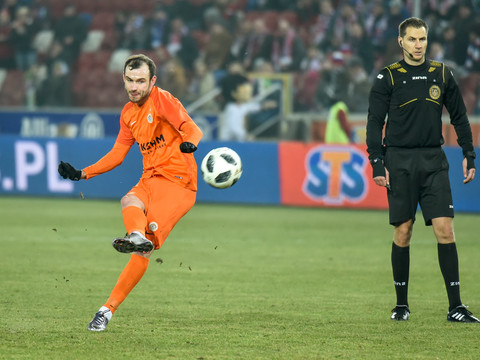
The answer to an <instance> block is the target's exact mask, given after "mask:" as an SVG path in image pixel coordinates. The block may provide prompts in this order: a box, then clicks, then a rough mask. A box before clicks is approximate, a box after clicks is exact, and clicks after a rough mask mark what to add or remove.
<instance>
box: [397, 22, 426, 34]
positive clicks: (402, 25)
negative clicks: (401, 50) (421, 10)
mask: <svg viewBox="0 0 480 360" xmlns="http://www.w3.org/2000/svg"><path fill="white" fill-rule="evenodd" d="M409 27H414V28H415V29H420V28H422V27H424V28H425V30H426V31H427V34H428V25H427V23H426V22H425V21H423V20H422V19H420V18H417V17H410V18H408V19H405V20H403V21H402V22H401V23H400V25H398V36H400V37H402V38H403V37H404V36H405V34H406V33H407V28H409Z"/></svg>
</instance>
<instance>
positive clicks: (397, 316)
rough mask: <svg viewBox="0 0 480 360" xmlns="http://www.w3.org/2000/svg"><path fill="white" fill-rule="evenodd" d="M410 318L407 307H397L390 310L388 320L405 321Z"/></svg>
mask: <svg viewBox="0 0 480 360" xmlns="http://www.w3.org/2000/svg"><path fill="white" fill-rule="evenodd" d="M409 317H410V309H409V308H408V306H407V305H397V306H395V307H394V308H393V310H392V316H390V319H392V320H395V321H407V320H408V318H409Z"/></svg>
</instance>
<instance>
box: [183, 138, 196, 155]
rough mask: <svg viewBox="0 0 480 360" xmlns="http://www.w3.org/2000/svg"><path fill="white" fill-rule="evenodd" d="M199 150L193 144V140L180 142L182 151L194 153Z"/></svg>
mask: <svg viewBox="0 0 480 360" xmlns="http://www.w3.org/2000/svg"><path fill="white" fill-rule="evenodd" d="M195 150H197V147H196V146H195V145H193V144H192V143H191V142H188V141H185V142H182V143H181V144H180V151H181V152H182V153H187V154H188V153H192V152H194V151H195Z"/></svg>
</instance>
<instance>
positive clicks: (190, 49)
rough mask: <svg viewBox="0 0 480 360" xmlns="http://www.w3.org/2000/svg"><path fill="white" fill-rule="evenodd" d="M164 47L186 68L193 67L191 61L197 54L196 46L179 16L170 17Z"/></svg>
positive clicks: (190, 68)
mask: <svg viewBox="0 0 480 360" xmlns="http://www.w3.org/2000/svg"><path fill="white" fill-rule="evenodd" d="M165 47H166V49H167V51H168V53H169V54H170V56H176V57H177V58H178V59H180V61H181V62H182V65H183V66H184V67H185V69H186V70H189V71H190V70H192V69H193V62H194V61H195V59H196V58H197V57H198V55H199V52H198V46H197V43H196V41H195V39H194V38H193V37H192V35H191V34H190V30H189V29H188V27H187V26H186V25H185V23H184V22H183V20H182V19H181V18H179V17H177V18H174V19H172V21H171V23H170V26H169V32H168V35H167V40H166V41H165Z"/></svg>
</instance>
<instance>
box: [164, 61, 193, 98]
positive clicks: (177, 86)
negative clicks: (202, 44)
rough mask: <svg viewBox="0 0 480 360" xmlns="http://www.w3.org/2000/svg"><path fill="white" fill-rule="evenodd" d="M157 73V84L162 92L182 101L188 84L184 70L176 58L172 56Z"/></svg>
mask: <svg viewBox="0 0 480 360" xmlns="http://www.w3.org/2000/svg"><path fill="white" fill-rule="evenodd" d="M157 73H158V83H159V85H160V86H161V87H162V89H163V90H165V91H168V92H169V93H171V94H175V97H176V98H177V99H178V100H180V101H182V102H183V101H184V100H185V96H186V95H187V89H188V83H187V75H186V71H185V68H184V66H183V64H182V62H181V61H180V59H178V58H177V57H175V56H173V57H171V58H170V59H168V61H167V62H166V63H165V65H164V66H163V68H162V69H161V71H160V72H157Z"/></svg>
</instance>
